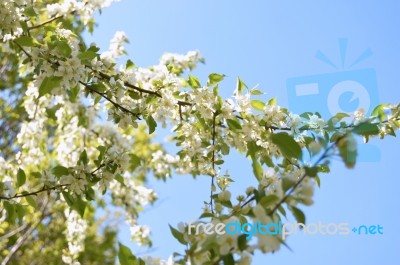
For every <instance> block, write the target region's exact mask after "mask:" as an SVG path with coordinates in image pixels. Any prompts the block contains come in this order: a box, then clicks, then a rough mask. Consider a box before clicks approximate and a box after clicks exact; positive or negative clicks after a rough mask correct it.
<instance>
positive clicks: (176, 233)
mask: <svg viewBox="0 0 400 265" xmlns="http://www.w3.org/2000/svg"><path fill="white" fill-rule="evenodd" d="M169 229H170V230H171V234H172V235H173V236H174V237H175V238H176V239H177V240H178V241H179V243H181V244H182V245H186V241H185V239H184V238H183V234H182V233H181V232H179V231H178V230H177V229H175V228H173V227H172V226H171V225H169Z"/></svg>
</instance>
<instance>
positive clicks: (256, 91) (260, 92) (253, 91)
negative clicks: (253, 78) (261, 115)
mask: <svg viewBox="0 0 400 265" xmlns="http://www.w3.org/2000/svg"><path fill="white" fill-rule="evenodd" d="M250 94H251V95H253V96H257V95H264V93H263V92H262V91H261V90H258V89H252V90H251V91H250Z"/></svg>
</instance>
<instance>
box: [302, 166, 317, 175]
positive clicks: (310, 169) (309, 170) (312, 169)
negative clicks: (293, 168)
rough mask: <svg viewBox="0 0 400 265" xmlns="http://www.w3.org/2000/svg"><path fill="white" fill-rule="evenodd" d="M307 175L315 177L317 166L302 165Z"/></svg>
mask: <svg viewBox="0 0 400 265" xmlns="http://www.w3.org/2000/svg"><path fill="white" fill-rule="evenodd" d="M304 169H305V171H306V174H307V176H309V177H315V176H316V175H317V173H318V168H317V167H304Z"/></svg>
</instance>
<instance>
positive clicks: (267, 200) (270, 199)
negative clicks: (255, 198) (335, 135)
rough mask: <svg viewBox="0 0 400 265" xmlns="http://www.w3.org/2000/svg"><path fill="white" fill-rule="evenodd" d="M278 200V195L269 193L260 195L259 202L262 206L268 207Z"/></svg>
mask: <svg viewBox="0 0 400 265" xmlns="http://www.w3.org/2000/svg"><path fill="white" fill-rule="evenodd" d="M278 202H279V197H278V196H276V195H275V194H270V195H267V196H264V197H262V198H261V200H260V202H259V203H260V204H261V205H262V206H263V207H264V208H268V207H271V206H273V205H275V203H278Z"/></svg>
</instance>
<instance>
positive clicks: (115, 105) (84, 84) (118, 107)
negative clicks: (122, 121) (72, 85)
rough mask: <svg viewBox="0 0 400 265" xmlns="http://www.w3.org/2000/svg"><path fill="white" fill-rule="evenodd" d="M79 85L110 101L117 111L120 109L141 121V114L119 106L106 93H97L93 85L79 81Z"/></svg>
mask: <svg viewBox="0 0 400 265" xmlns="http://www.w3.org/2000/svg"><path fill="white" fill-rule="evenodd" d="M79 83H80V84H81V85H83V86H85V87H86V88H87V89H88V90H89V91H91V92H93V93H96V94H98V95H100V96H101V97H102V98H104V99H105V100H107V101H109V102H110V103H111V104H113V105H114V107H116V108H117V109H120V110H122V111H123V112H125V113H129V114H131V115H133V116H135V117H136V118H137V119H138V120H140V119H141V118H140V116H139V114H137V113H134V112H132V111H131V110H129V109H127V108H125V107H124V106H122V105H120V104H118V103H117V102H115V101H114V100H112V99H111V98H109V97H107V95H106V94H105V93H102V92H100V91H97V90H96V89H94V88H93V87H92V86H91V85H89V84H86V83H84V82H82V81H79Z"/></svg>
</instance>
